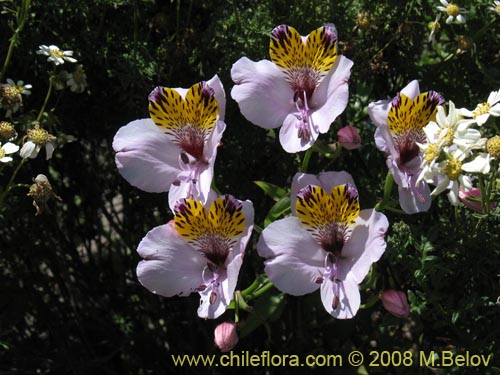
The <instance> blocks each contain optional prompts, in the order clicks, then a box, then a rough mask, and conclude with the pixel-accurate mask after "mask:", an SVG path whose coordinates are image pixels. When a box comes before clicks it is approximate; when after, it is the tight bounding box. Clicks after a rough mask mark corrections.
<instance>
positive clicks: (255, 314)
mask: <svg viewBox="0 0 500 375" xmlns="http://www.w3.org/2000/svg"><path fill="white" fill-rule="evenodd" d="M284 306H285V294H284V293H281V292H278V291H277V290H276V289H274V288H273V289H271V290H269V291H268V292H266V293H264V294H263V295H262V296H261V297H259V298H257V299H256V300H255V304H254V305H253V310H252V312H251V313H250V315H249V316H248V318H247V319H246V320H244V321H242V322H241V323H240V325H239V334H240V337H245V336H248V335H249V334H250V333H252V332H253V331H254V330H256V329H257V328H258V327H260V326H261V325H262V324H267V323H268V322H272V321H273V320H276V319H278V318H279V317H280V316H281V313H282V312H283V308H284Z"/></svg>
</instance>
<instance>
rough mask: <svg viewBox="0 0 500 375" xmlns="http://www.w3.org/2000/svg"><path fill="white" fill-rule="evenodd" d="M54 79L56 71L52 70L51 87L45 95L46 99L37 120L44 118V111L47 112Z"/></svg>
mask: <svg viewBox="0 0 500 375" xmlns="http://www.w3.org/2000/svg"><path fill="white" fill-rule="evenodd" d="M54 79H55V72H52V74H51V75H50V78H49V89H48V90H47V95H45V100H44V102H43V105H42V108H40V113H38V116H37V118H36V122H40V119H41V118H42V116H43V113H44V112H45V107H47V103H48V102H49V98H50V95H51V94H52V86H54Z"/></svg>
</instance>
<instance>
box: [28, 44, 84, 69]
mask: <svg viewBox="0 0 500 375" xmlns="http://www.w3.org/2000/svg"><path fill="white" fill-rule="evenodd" d="M36 53H37V54H38V55H45V56H49V58H48V59H47V61H50V62H52V63H54V64H55V65H61V64H64V62H65V61H67V62H70V63H76V62H77V60H76V59H74V58H73V57H71V56H73V51H63V50H61V49H59V47H57V46H54V45H50V46H46V45H41V46H40V47H39V50H38V51H36Z"/></svg>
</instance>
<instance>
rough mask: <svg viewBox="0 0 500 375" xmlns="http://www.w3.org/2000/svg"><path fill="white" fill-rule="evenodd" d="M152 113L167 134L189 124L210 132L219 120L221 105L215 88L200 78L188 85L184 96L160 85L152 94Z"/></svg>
mask: <svg viewBox="0 0 500 375" xmlns="http://www.w3.org/2000/svg"><path fill="white" fill-rule="evenodd" d="M149 113H150V116H151V118H152V119H153V121H154V123H155V124H156V125H157V126H159V127H160V128H162V129H165V130H166V133H167V134H172V135H175V134H176V133H178V132H179V131H180V130H181V129H183V128H185V127H188V126H189V127H192V128H194V129H195V130H197V131H201V132H203V133H204V134H205V135H206V136H208V134H210V132H211V131H212V129H213V128H214V126H215V124H216V121H217V115H218V114H219V106H218V103H217V100H216V99H215V94H214V90H213V89H212V88H210V86H208V85H207V84H206V83H205V82H200V83H197V84H195V85H193V86H191V87H190V88H189V90H188V91H187V93H186V97H185V98H183V97H182V96H181V95H180V94H179V93H178V92H177V91H176V90H174V89H171V88H168V87H157V88H156V89H155V90H154V91H153V92H152V93H151V95H150V96H149Z"/></svg>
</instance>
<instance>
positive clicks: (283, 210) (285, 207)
mask: <svg viewBox="0 0 500 375" xmlns="http://www.w3.org/2000/svg"><path fill="white" fill-rule="evenodd" d="M291 209H292V207H291V204H290V198H289V197H288V196H286V197H283V198H281V199H280V200H279V201H278V202H276V204H275V205H274V206H272V207H271V209H270V210H269V213H268V214H267V216H266V218H265V220H264V227H267V226H268V225H269V224H271V223H272V222H273V221H275V220H276V219H278V218H280V217H281V216H283V215H285V214H287V213H289V212H290V211H291Z"/></svg>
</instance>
